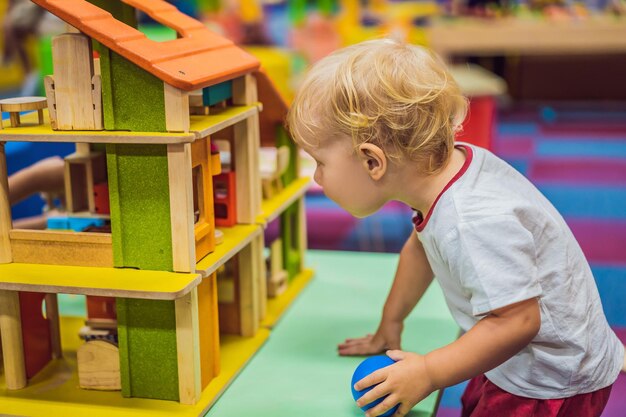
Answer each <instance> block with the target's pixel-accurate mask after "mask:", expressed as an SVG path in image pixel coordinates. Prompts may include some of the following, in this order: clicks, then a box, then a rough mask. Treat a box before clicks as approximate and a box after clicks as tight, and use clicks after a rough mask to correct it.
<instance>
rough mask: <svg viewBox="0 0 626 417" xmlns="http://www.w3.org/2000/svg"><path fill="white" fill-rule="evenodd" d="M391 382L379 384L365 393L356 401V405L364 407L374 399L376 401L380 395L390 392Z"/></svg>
mask: <svg viewBox="0 0 626 417" xmlns="http://www.w3.org/2000/svg"><path fill="white" fill-rule="evenodd" d="M390 391H391V390H390V388H389V384H379V385H376V386H375V387H374V388H372V389H371V390H369V391H368V392H366V393H365V394H363V396H362V397H361V398H359V400H358V401H357V402H356V405H358V406H359V407H363V406H365V405H367V404H369V403H371V402H373V401H376V400H377V399H379V398H380V397H383V396H385V395H387V394H389V392H390Z"/></svg>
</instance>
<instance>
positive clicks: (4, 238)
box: [0, 142, 13, 264]
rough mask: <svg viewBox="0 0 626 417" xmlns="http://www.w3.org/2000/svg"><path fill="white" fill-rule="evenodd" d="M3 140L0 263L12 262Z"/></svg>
mask: <svg viewBox="0 0 626 417" xmlns="http://www.w3.org/2000/svg"><path fill="white" fill-rule="evenodd" d="M4 145H5V144H4V142H0V263H2V264H6V263H10V262H13V258H12V256H11V241H10V239H9V231H10V230H11V228H12V227H13V225H12V222H11V204H10V203H9V180H8V173H7V160H6V153H5V149H4Z"/></svg>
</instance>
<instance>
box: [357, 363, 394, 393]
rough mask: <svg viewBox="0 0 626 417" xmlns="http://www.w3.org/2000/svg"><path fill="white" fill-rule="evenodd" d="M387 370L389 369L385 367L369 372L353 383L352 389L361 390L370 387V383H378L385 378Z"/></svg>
mask: <svg viewBox="0 0 626 417" xmlns="http://www.w3.org/2000/svg"><path fill="white" fill-rule="evenodd" d="M388 372H389V371H388V370H387V369H385V368H382V369H379V370H378V371H376V372H372V373H371V374H369V375H368V376H366V377H365V378H363V379H361V380H360V381H358V382H357V383H356V384H354V389H355V390H357V391H361V390H364V389H365V388H367V387H371V386H372V385H376V384H380V383H381V382H383V381H384V380H385V379H387V374H388Z"/></svg>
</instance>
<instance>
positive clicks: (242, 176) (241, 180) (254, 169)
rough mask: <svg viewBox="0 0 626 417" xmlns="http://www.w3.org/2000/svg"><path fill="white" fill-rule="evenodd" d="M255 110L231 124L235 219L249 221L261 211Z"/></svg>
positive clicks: (242, 221)
mask: <svg viewBox="0 0 626 417" xmlns="http://www.w3.org/2000/svg"><path fill="white" fill-rule="evenodd" d="M258 133H259V118H258V114H253V115H251V116H250V117H249V118H248V119H246V120H244V121H242V122H240V123H237V124H236V125H235V126H234V150H233V152H234V154H235V176H236V184H237V222H238V223H247V224H253V223H255V221H256V217H257V216H258V215H259V214H261V177H260V175H259V153H258V149H259V147H260V142H259V134H258Z"/></svg>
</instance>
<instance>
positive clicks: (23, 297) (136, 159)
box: [0, 0, 312, 416]
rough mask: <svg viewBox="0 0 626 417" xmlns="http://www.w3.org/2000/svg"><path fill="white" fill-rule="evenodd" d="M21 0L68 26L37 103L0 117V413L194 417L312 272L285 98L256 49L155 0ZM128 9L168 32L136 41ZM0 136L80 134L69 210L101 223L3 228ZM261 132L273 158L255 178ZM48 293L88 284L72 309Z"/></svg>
mask: <svg viewBox="0 0 626 417" xmlns="http://www.w3.org/2000/svg"><path fill="white" fill-rule="evenodd" d="M33 1H34V2H35V3H37V4H38V5H40V6H42V7H44V8H46V9H47V10H48V11H50V12H52V13H53V14H55V15H57V16H58V17H60V18H61V19H63V20H64V21H65V22H66V23H67V24H68V33H65V34H62V35H59V36H58V37H56V38H55V39H54V40H53V61H54V74H52V75H50V76H48V77H46V79H45V87H46V98H47V110H43V111H42V112H39V114H37V113H33V114H30V115H26V116H23V117H21V119H20V118H16V119H15V123H13V121H14V120H13V118H12V124H11V126H6V125H5V126H4V128H3V129H2V130H0V337H1V338H2V353H3V363H4V370H3V372H4V374H3V376H2V378H0V396H2V398H1V399H0V404H2V405H1V406H0V413H8V414H19V415H49V414H50V413H52V414H55V413H56V414H64V415H68V414H67V413H68V412H69V411H68V410H69V409H71V410H73V411H72V412H74V413H76V412H78V413H79V414H80V413H81V412H88V413H89V414H90V415H100V414H102V415H110V414H111V412H112V410H113V408H115V410H117V411H119V410H130V409H132V410H133V413H135V414H137V415H142V413H144V414H146V415H147V414H150V415H153V414H154V412H155V410H159V412H167V413H174V414H178V415H194V416H197V415H202V414H203V413H204V412H205V411H206V409H207V408H208V407H210V405H211V404H212V403H213V401H214V400H215V399H216V397H217V396H218V395H219V393H221V392H222V390H223V389H224V387H225V386H226V385H227V384H228V382H229V381H230V380H231V379H232V378H233V377H234V375H236V373H237V372H238V370H239V369H240V368H241V367H242V366H243V365H244V364H245V363H246V361H247V360H248V359H249V358H250V357H251V356H252V355H253V354H254V352H255V351H256V350H257V349H258V348H259V347H260V346H261V344H262V343H263V341H264V340H265V339H266V338H267V337H268V334H269V332H270V330H269V329H270V328H271V326H272V325H273V324H274V323H275V322H276V320H278V317H279V316H280V314H281V313H282V312H283V311H284V309H285V308H286V305H287V304H288V302H289V300H290V299H292V298H293V297H294V296H295V294H296V293H297V291H298V289H299V288H301V287H302V286H303V285H304V284H305V283H306V281H307V280H308V279H309V278H310V277H311V275H312V273H311V271H309V270H305V269H304V267H303V252H304V250H305V247H306V244H305V242H306V230H305V227H304V205H303V195H304V193H305V191H306V189H307V187H308V183H309V180H308V179H306V178H304V179H303V178H299V177H298V174H297V172H298V170H297V150H296V148H295V147H294V146H293V144H292V142H291V141H289V138H288V137H287V135H286V133H285V131H284V129H283V128H282V118H283V117H284V113H285V111H286V105H285V103H284V101H282V102H281V101H280V97H279V95H278V93H277V92H276V89H275V88H274V87H273V85H272V83H271V81H270V80H269V78H267V76H266V75H265V74H264V73H263V72H261V71H259V63H258V61H257V60H256V59H255V58H254V57H253V56H251V55H249V54H247V53H246V52H244V51H243V50H241V49H239V48H238V47H237V46H235V45H234V44H233V43H232V42H230V41H228V40H227V39H224V38H222V37H220V36H218V35H216V34H214V33H212V32H210V31H209V30H208V29H206V28H205V27H204V26H203V25H202V24H201V23H200V22H198V21H196V20H194V19H192V18H190V17H188V16H186V15H184V14H182V13H180V12H179V11H178V10H177V9H176V8H175V7H173V6H172V5H170V4H168V3H167V2H165V1H161V0H120V1H104V0H93V1H91V2H88V1H85V0H33ZM137 10H140V11H142V12H144V13H146V14H148V15H150V16H151V17H152V18H153V19H154V20H156V21H158V22H160V23H161V24H163V25H165V26H168V27H170V28H172V29H174V30H175V31H176V33H177V39H174V40H171V41H166V42H156V41H153V40H150V39H148V38H147V37H146V36H145V35H144V34H143V33H141V32H140V31H139V30H138V29H137V22H136V17H135V16H136V11H137ZM257 84H258V85H259V89H258V91H257ZM259 99H260V100H259ZM264 100H267V102H265V103H264V105H265V111H263V112H261V111H262V110H263V106H262V105H261V102H264ZM39 101H40V100H39ZM25 102H28V100H25ZM268 110H269V111H268ZM42 114H43V117H41V115H42ZM266 115H267V116H266ZM260 120H263V123H260ZM261 125H262V126H265V128H263V129H260V126H261ZM268 129H269V130H268ZM262 131H263V134H262ZM6 141H33V142H72V143H76V152H75V153H74V154H72V155H70V156H68V157H67V158H66V160H65V195H66V209H67V211H68V215H70V216H71V217H72V219H94V218H95V219H98V220H99V222H98V223H97V224H96V225H93V224H90V227H88V228H86V229H78V230H79V231H74V230H77V229H74V230H65V227H68V226H59V227H60V228H59V227H57V228H55V229H54V230H52V229H50V230H42V231H36V230H18V229H13V228H12V223H11V213H10V207H9V203H8V185H7V169H6V160H5V154H4V142H6ZM218 142H222V143H227V144H228V151H229V152H228V155H227V156H228V163H225V162H224V161H223V159H225V158H221V157H220V153H222V155H221V156H224V155H223V154H224V152H223V151H222V152H220V148H219V147H218V146H216V143H218ZM262 142H263V144H264V145H265V146H273V147H275V148H277V152H276V154H277V155H283V156H282V157H281V158H282V160H281V161H278V157H277V164H276V169H275V170H273V172H270V173H269V175H267V176H266V178H265V180H262V178H261V172H260V168H259V150H260V146H261V143H262ZM284 155H287V158H285V156H284ZM285 160H286V162H285ZM278 162H280V163H278ZM263 181H266V186H265V188H266V189H267V191H266V192H265V195H263V193H262V188H263V187H262V182H263ZM216 215H217V216H216ZM216 217H217V219H218V220H217V225H218V227H219V228H216ZM274 219H280V222H281V238H280V239H279V240H280V241H279V242H278V243H276V241H275V242H273V243H272V244H271V245H268V246H271V247H272V250H271V251H270V253H271V254H272V260H271V262H270V264H271V265H272V267H271V272H272V273H271V274H270V275H269V277H268V276H267V272H266V260H265V258H264V246H265V242H264V233H263V231H264V229H265V227H266V226H267V224H268V223H269V222H271V221H273V220H274ZM63 224H65V223H63ZM218 270H219V271H220V274H219V278H218ZM277 277H278V278H277ZM268 278H269V279H268ZM277 279H278V280H280V282H279V283H277ZM285 288H287V290H286V291H285ZM268 290H269V293H270V294H271V295H272V296H274V297H275V298H272V299H270V300H268V298H267V294H268ZM283 291H284V292H283ZM281 293H282V295H279V294H281ZM57 294H81V295H86V296H87V314H86V316H87V317H86V321H85V320H84V318H81V319H76V318H64V317H59V314H58V302H57ZM79 329H80V336H81V337H80V338H79ZM34 399H37V400H40V401H33V400H34ZM41 400H43V401H41ZM164 400H169V401H164ZM81 410H82V411H81Z"/></svg>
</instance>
